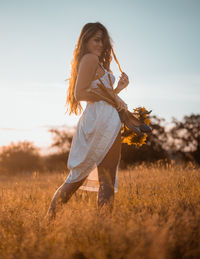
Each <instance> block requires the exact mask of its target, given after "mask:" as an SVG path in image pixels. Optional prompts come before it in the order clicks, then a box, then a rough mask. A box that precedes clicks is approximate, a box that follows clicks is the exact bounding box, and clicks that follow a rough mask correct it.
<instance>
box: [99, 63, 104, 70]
mask: <svg viewBox="0 0 200 259" xmlns="http://www.w3.org/2000/svg"><path fill="white" fill-rule="evenodd" d="M98 63H99V65H100V66H101V67H102V68H103V70H105V68H104V67H103V65H102V64H101V63H100V62H98Z"/></svg>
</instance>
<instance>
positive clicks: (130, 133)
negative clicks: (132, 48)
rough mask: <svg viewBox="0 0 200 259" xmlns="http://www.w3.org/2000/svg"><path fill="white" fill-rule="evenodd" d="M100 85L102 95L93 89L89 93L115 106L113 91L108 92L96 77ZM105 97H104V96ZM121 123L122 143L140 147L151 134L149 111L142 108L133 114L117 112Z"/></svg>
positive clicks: (126, 111) (135, 110)
mask: <svg viewBox="0 0 200 259" xmlns="http://www.w3.org/2000/svg"><path fill="white" fill-rule="evenodd" d="M108 78H109V81H110V85H111V88H112V89H113V85H112V81H111V78H110V75H109V74H108ZM98 79H99V81H100V84H97V85H98V86H99V87H100V89H101V90H102V94H103V93H104V95H102V94H100V93H98V92H96V91H95V89H88V90H89V91H90V92H92V93H94V94H96V95H98V96H101V98H102V99H104V100H105V101H106V102H108V103H109V104H111V105H112V106H113V107H116V106H117V100H116V94H115V93H114V91H109V90H108V88H107V87H106V86H105V85H104V83H103V81H102V80H101V78H100V77H99V76H98ZM105 95H106V96H105ZM118 113H119V117H120V119H121V122H122V123H123V124H124V127H123V128H122V132H121V133H122V137H124V138H123V141H122V143H127V144H128V145H139V146H142V145H143V144H146V143H145V140H146V138H147V136H148V135H147V134H149V133H151V131H152V129H151V127H149V124H150V120H149V117H148V114H149V113H151V111H147V110H146V109H145V108H144V107H143V108H141V107H138V108H136V109H134V112H130V111H129V110H124V109H123V110H121V111H119V112H118Z"/></svg>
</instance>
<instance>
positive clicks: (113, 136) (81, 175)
mask: <svg viewBox="0 0 200 259" xmlns="http://www.w3.org/2000/svg"><path fill="white" fill-rule="evenodd" d="M111 51H112V53H113V55H114V58H115V60H116V56H115V54H114V51H113V49H112V45H111V42H110V37H109V34H108V32H107V29H106V28H105V27H104V26H103V25H102V24H101V23H99V22H96V23H87V24H85V25H84V27H83V28H82V30H81V33H80V36H79V39H78V43H77V45H76V48H75V51H74V58H73V61H72V63H71V64H72V70H71V77H70V80H69V88H68V93H67V101H66V103H67V104H68V107H69V109H68V110H69V115H70V114H71V113H75V114H76V115H77V114H78V112H81V111H82V107H81V104H80V101H86V102H87V105H86V108H85V110H84V112H83V114H82V116H81V118H80V119H79V122H78V125H77V129H76V132H75V135H74V136H73V140H72V144H71V149H70V153H69V157H68V168H69V169H70V173H69V175H68V177H67V179H66V181H65V182H64V183H63V184H62V185H61V186H60V187H59V188H58V189H57V191H56V192H55V194H54V197H53V199H52V202H51V205H50V207H49V210H48V216H51V217H55V214H56V210H57V209H56V208H57V206H58V205H59V204H60V205H61V204H62V203H66V202H67V201H68V200H69V199H70V197H71V196H72V194H73V193H74V192H75V191H76V190H77V189H78V188H79V187H80V186H81V185H82V184H83V182H84V181H85V179H86V178H87V176H88V175H89V174H90V173H91V171H92V170H93V169H94V168H95V167H97V169H98V179H99V193H98V208H99V209H101V208H104V207H105V208H106V209H107V208H108V209H109V211H110V212H111V211H112V209H113V202H114V183H115V178H116V172H117V169H118V165H119V160H120V157H121V132H120V131H121V121H120V118H119V114H118V111H120V110H121V109H127V105H126V103H124V102H123V101H122V100H121V99H120V98H119V97H118V96H117V94H118V93H119V92H120V91H121V90H122V89H124V88H125V87H126V86H127V85H128V83H129V81H128V76H127V75H126V74H125V73H122V75H121V77H120V80H119V82H118V85H117V87H116V88H115V89H114V92H115V95H116V96H117V108H114V107H113V106H111V105H110V104H108V103H107V102H105V101H104V100H103V98H101V96H97V95H95V94H94V93H91V92H90V91H89V90H90V89H91V88H93V89H95V91H96V92H97V93H100V94H101V95H104V94H103V93H102V90H101V89H99V88H98V86H97V83H99V81H98V80H97V77H96V76H97V75H98V76H99V77H100V78H101V80H102V81H103V82H104V84H105V86H106V87H108V89H109V91H113V89H112V87H111V86H110V84H109V80H108V74H110V77H111V80H112V83H114V81H115V77H114V75H113V74H112V72H111V70H110V62H111V60H112V58H111ZM116 61H117V60H116ZM117 63H118V61H117ZM118 65H119V63H118ZM68 110H67V111H68Z"/></svg>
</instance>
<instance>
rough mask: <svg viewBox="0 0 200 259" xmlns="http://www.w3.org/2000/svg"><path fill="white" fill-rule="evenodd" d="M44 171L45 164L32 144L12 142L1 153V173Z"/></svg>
mask: <svg viewBox="0 0 200 259" xmlns="http://www.w3.org/2000/svg"><path fill="white" fill-rule="evenodd" d="M41 169H43V164H42V161H41V157H40V154H39V150H38V148H37V147H35V146H34V145H33V143H32V142H28V141H23V142H18V143H17V144H15V143H13V142H11V144H10V145H9V146H3V147H2V148H1V152H0V171H1V172H7V173H12V174H15V173H17V172H26V171H27V172H30V171H31V172H32V171H34V170H41Z"/></svg>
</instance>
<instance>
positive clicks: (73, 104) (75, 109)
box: [65, 22, 122, 115]
mask: <svg viewBox="0 0 200 259" xmlns="http://www.w3.org/2000/svg"><path fill="white" fill-rule="evenodd" d="M99 30H101V31H102V34H103V51H102V54H101V56H100V57H99V61H100V62H101V63H102V65H103V67H104V68H105V69H106V70H108V71H109V72H111V73H112V71H111V70H110V62H111V61H112V56H111V52H112V54H113V56H114V59H115V61H116V62H117V64H118V66H119V70H120V71H121V72H122V70H121V67H120V65H119V62H118V60H117V58H116V55H115V53H114V50H113V46H112V44H111V42H112V39H111V37H110V36H109V34H108V31H107V29H106V28H105V26H104V25H103V24H101V23H100V22H95V23H86V24H85V25H84V26H83V28H82V30H81V33H80V36H79V38H78V42H77V44H76V45H75V50H74V52H73V59H72V61H71V63H70V64H71V73H70V78H69V87H68V91H67V99H66V105H67V106H68V107H67V109H66V112H65V114H66V113H67V112H68V111H69V115H70V114H71V113H75V115H78V114H79V113H81V111H82V106H81V104H80V102H78V101H77V100H76V99H75V97H74V88H75V83H76V78H77V73H78V67H79V63H80V60H81V58H82V57H83V56H84V55H85V54H86V53H87V52H88V51H87V49H86V44H87V42H88V40H89V39H90V38H91V37H92V36H93V35H95V34H96V33H97V31H99Z"/></svg>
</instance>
